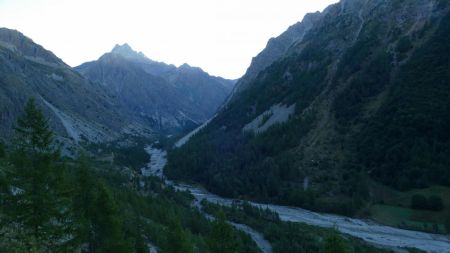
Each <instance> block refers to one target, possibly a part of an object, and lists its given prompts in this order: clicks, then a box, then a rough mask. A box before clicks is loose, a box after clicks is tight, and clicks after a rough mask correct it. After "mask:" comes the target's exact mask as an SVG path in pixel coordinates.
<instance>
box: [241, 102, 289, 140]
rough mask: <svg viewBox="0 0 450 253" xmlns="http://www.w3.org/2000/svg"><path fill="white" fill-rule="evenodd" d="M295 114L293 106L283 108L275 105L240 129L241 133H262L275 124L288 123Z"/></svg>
mask: <svg viewBox="0 0 450 253" xmlns="http://www.w3.org/2000/svg"><path fill="white" fill-rule="evenodd" d="M294 112H295V104H293V105H291V106H284V105H281V104H276V105H273V106H272V107H270V109H269V110H267V111H265V112H263V113H261V114H260V115H259V116H258V117H256V118H255V119H254V120H252V122H250V123H248V124H247V125H245V126H244V127H243V128H242V131H244V132H247V131H251V132H254V133H257V134H259V133H262V132H264V131H266V130H267V129H268V128H269V127H271V126H273V125H274V124H277V123H284V122H286V121H288V119H289V116H290V115H291V114H293V113H294Z"/></svg>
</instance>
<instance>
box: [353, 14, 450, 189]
mask: <svg viewBox="0 0 450 253" xmlns="http://www.w3.org/2000/svg"><path fill="white" fill-rule="evenodd" d="M449 51H450V15H447V16H445V17H444V18H443V20H442V21H441V24H440V25H439V28H438V29H437V31H436V32H435V34H434V35H433V37H432V38H430V40H429V41H428V42H427V43H426V44H424V45H423V46H422V47H421V48H419V49H418V50H417V51H416V52H415V53H414V54H413V55H412V57H411V59H410V61H409V62H408V63H407V64H405V65H404V66H403V67H402V68H401V69H400V71H399V73H398V75H397V78H396V80H395V81H393V83H394V86H393V87H392V89H391V91H390V93H389V97H388V98H387V101H386V103H385V104H384V106H383V107H382V108H381V109H380V110H379V112H378V113H377V115H376V116H375V117H374V118H373V119H372V120H371V121H370V122H368V124H367V125H366V127H365V128H364V129H363V131H362V132H361V134H360V135H359V137H358V138H357V139H356V141H357V143H358V153H357V154H358V158H359V161H360V162H361V165H362V166H364V167H366V168H368V169H370V170H371V171H372V176H373V177H374V178H376V179H378V180H380V181H381V182H383V183H386V184H388V185H392V186H395V187H397V188H400V189H409V188H411V187H424V186H427V185H429V184H430V183H437V184H443V185H450V173H449V170H448V167H449V166H450V134H449V133H450V132H449V131H448V126H449V125H450V110H448V108H450V87H449V84H450V56H449V54H448V52H449Z"/></svg>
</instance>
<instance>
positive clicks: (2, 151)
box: [0, 140, 5, 158]
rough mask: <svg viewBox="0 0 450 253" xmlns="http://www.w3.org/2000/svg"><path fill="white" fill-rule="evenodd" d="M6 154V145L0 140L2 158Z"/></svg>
mask: <svg viewBox="0 0 450 253" xmlns="http://www.w3.org/2000/svg"><path fill="white" fill-rule="evenodd" d="M4 156H5V146H4V144H3V142H2V141H1V140H0V158H3V157H4Z"/></svg>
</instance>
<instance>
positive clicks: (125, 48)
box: [111, 43, 146, 59]
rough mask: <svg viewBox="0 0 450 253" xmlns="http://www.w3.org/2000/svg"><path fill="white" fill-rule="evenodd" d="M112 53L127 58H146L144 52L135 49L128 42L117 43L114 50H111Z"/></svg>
mask: <svg viewBox="0 0 450 253" xmlns="http://www.w3.org/2000/svg"><path fill="white" fill-rule="evenodd" d="M111 53H112V54H116V55H120V56H123V57H126V58H133V59H143V58H146V57H145V55H144V54H143V53H142V52H137V51H134V50H133V49H132V48H131V47H130V45H128V44H127V43H125V44H122V45H119V44H117V45H115V46H114V48H113V50H112V51H111Z"/></svg>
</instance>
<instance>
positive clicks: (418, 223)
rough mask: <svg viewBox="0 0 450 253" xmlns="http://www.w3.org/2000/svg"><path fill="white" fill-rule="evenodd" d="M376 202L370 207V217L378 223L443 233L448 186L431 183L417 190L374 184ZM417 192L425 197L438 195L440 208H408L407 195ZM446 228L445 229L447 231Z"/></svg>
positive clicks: (448, 214)
mask: <svg viewBox="0 0 450 253" xmlns="http://www.w3.org/2000/svg"><path fill="white" fill-rule="evenodd" d="M374 193H375V195H376V197H377V199H378V200H377V202H376V204H373V205H371V207H370V217H371V218H372V219H373V220H375V221H377V222H380V223H383V224H386V225H390V226H396V227H401V228H405V229H414V230H422V231H427V232H432V233H445V232H446V230H445V225H444V223H445V221H446V219H448V218H449V217H450V188H449V187H443V186H432V187H429V188H425V189H420V190H411V191H407V192H399V191H395V190H392V189H390V188H388V187H384V186H377V187H375V188H374ZM415 194H421V195H423V196H425V197H429V196H432V195H436V196H439V197H441V199H442V201H443V203H444V209H443V210H441V211H429V210H414V209H411V208H410V205H411V197H412V196H413V195H415ZM447 232H449V231H447Z"/></svg>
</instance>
